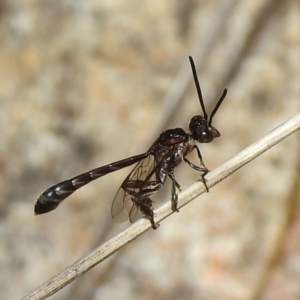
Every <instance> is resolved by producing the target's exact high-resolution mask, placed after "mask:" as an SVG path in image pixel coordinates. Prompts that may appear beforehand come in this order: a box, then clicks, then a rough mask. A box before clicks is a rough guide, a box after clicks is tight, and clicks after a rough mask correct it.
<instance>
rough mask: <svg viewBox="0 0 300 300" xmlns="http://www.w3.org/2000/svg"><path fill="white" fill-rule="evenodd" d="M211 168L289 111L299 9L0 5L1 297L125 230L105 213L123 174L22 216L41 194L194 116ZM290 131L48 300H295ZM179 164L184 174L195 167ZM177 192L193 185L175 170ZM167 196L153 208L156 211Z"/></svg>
mask: <svg viewBox="0 0 300 300" xmlns="http://www.w3.org/2000/svg"><path fill="white" fill-rule="evenodd" d="M189 55H193V57H194V59H195V61H196V64H197V70H198V76H199V80H200V83H201V87H202V92H203V95H204V99H205V101H206V104H207V107H208V111H210V110H211V109H212V107H213V106H214V103H215V102H216V100H217V99H218V97H219V96H220V94H221V92H222V90H223V89H224V88H225V87H227V88H228V96H227V99H226V100H225V102H224V103H223V105H222V107H221V108H220V110H219V111H218V113H217V115H216V116H215V118H214V125H215V127H216V128H218V130H219V131H220V132H221V135H222V136H221V138H219V139H217V140H215V141H214V142H213V143H212V144H206V145H200V149H201V151H202V155H203V158H204V161H205V163H206V165H207V166H208V167H209V168H210V169H214V168H215V167H217V166H218V165H220V164H221V163H223V162H225V161H226V160H227V159H229V158H231V157H232V156H234V155H235V154H237V153H238V152H239V151H241V150H242V149H244V148H245V147H246V146H248V145H249V144H251V143H253V142H255V141H256V140H257V139H259V138H261V137H262V136H264V135H265V134H266V133H268V132H269V131H270V130H272V129H273V128H275V127H276V126H278V125H279V124H281V123H282V122H284V121H285V120H287V119H288V118H290V117H291V116H293V115H295V114H296V113H297V112H299V111H300V95H299V94H300V6H299V1H297V0H287V1H280V0H273V1H271V0H245V1H232V0H218V1H217V0H213V1H211V0H210V1H208V0H199V1H197V0H188V1H180V0H176V1H174V0H151V1H150V0H148V1H147V0H146V1H137V0H128V1H111V0H102V1H100V0H98V1H97V0H87V1H80V0H61V1H46V0H39V1H37V0H27V1H21V0H1V1H0V66H1V68H0V270H1V272H0V298H1V299H18V298H21V297H23V296H25V295H26V294H27V293H29V292H30V291H31V290H33V289H34V288H36V287H37V286H39V285H40V284H42V283H43V282H45V281H47V280H48V279H49V278H51V277H53V276H54V275H55V274H56V273H58V272H59V271H61V270H63V269H64V268H66V267H67V266H68V265H70V264H71V263H73V262H74V261H75V260H78V259H79V258H81V257H82V256H84V255H85V254H87V253H89V251H91V250H92V249H93V248H95V247H96V246H97V245H100V244H101V243H103V242H104V241H106V240H108V239H109V238H110V237H112V236H114V235H115V234H116V233H118V232H121V231H122V229H124V228H126V227H128V226H130V224H129V223H124V224H115V223H113V221H112V220H111V217H110V206H111V203H112V200H113V197H114V195H115V193H116V191H117V190H118V188H119V186H120V184H121V183H122V180H123V179H124V178H125V177H126V175H127V174H128V172H129V171H130V168H128V169H125V170H122V171H119V172H117V173H114V174H110V175H108V176H106V177H104V178H102V179H100V180H98V181H96V182H94V183H92V184H90V185H88V186H86V187H84V188H83V189H82V190H80V191H78V192H76V193H75V194H74V195H72V197H71V198H70V199H68V200H66V202H65V203H64V204H63V205H62V206H61V207H59V209H58V210H56V211H53V212H52V213H49V214H46V215H41V216H34V215H33V207H34V204H35V201H36V199H37V198H38V196H39V194H40V193H41V192H43V191H44V190H45V189H46V188H48V187H49V186H51V185H53V184H55V183H57V182H59V181H62V180H65V179H68V178H70V177H73V176H75V175H77V174H80V173H82V172H85V171H88V170H89V169H93V168H95V167H98V166H101V165H104V164H108V163H110V162H113V161H117V160H119V159H122V158H126V157H128V156H132V155H136V154H140V153H143V152H145V151H146V150H147V149H148V147H149V146H150V145H151V143H152V142H153V141H154V140H155V138H156V137H157V136H158V134H159V133H160V132H162V131H163V130H165V129H167V128H175V127H183V128H184V129H187V125H188V123H189V120H190V118H191V117H192V116H193V115H195V114H201V109H200V106H199V102H198V98H197V95H196V90H195V87H194V83H193V81H192V77H191V71H190V65H189V61H188V56H189ZM299 143H300V139H299V133H296V134H294V135H293V136H291V137H289V138H288V139H287V140H285V141H283V142H282V143H280V144H279V145H277V146H276V147H274V148H273V149H271V150H270V151H268V152H267V153H265V154H263V155H262V156H261V157H259V158H258V159H256V160H255V161H254V162H252V163H250V164H249V165H248V166H246V167H244V168H242V169H241V170H239V171H238V172H237V173H236V174H234V175H233V176H231V177H230V178H229V179H227V180H225V181H223V182H222V183H220V184H218V185H217V186H216V187H214V188H213V189H211V191H210V192H209V193H208V194H205V195H202V196H201V197H199V198H198V199H196V200H195V201H193V202H192V203H190V204H189V205H187V206H186V207H184V208H182V209H181V211H180V213H178V214H174V215H172V216H171V217H170V218H168V219H166V220H165V221H163V222H162V223H161V226H160V228H159V229H158V230H156V231H154V230H150V231H148V232H147V233H146V234H144V235H143V236H141V237H140V238H138V239H137V240H135V241H134V242H132V243H131V244H129V245H127V246H126V247H125V248H124V249H122V250H121V251H119V252H118V253H116V254H114V255H113V256H112V257H110V259H108V260H106V261H105V262H104V263H102V264H100V265H98V266H97V267H96V268H94V269H93V270H91V271H90V272H88V273H86V274H85V275H84V276H82V277H81V278H79V279H77V280H76V281H74V282H73V283H72V284H70V285H69V286H67V287H66V288H64V289H63V290H61V291H60V292H59V293H57V294H56V295H54V296H52V297H50V299H79V300H81V299H82V300H83V299H85V300H86V299H90V300H96V299H139V300H147V299H157V300H166V299H172V300H176V299H193V300H194V299H195V300H196V299H197V300H198V299H204V300H206V299H210V300H211V299H217V300H218V299H222V300H224V299H225V300H227V299H228V300H240V299H243V300H244V299H249V300H250V299H266V300H267V299H273V300H277V299H287V300H289V299H300V284H299V282H300V208H299V203H300V196H299V195H300V192H299V182H300V159H299V158H300V157H299ZM190 159H191V160H192V161H194V162H195V163H196V162H197V157H196V156H195V155H191V156H190ZM175 174H176V178H177V180H178V181H179V182H180V183H181V186H182V188H186V187H188V186H189V185H190V184H191V183H193V182H194V181H196V180H197V179H198V176H197V175H198V174H197V172H195V171H194V170H192V169H191V168H189V167H188V166H187V165H184V164H182V165H181V166H180V167H179V168H178V169H176V172H175ZM169 199H170V185H168V184H167V185H166V187H165V188H164V189H163V190H162V191H161V192H160V193H159V194H158V195H157V196H156V197H155V205H156V207H158V206H159V205H160V203H163V202H164V201H169Z"/></svg>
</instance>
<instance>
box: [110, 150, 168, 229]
mask: <svg viewBox="0 0 300 300" xmlns="http://www.w3.org/2000/svg"><path fill="white" fill-rule="evenodd" d="M163 157H165V156H163ZM162 160H163V158H161V159H157V158H156V157H155V156H154V155H152V154H150V153H149V156H148V157H146V158H145V159H143V160H141V161H140V162H139V163H138V164H137V165H136V166H135V167H134V169H133V170H132V171H131V172H130V174H129V175H128V176H127V177H126V179H125V180H124V182H123V183H122V185H121V187H120V188H119V190H118V192H117V194H116V196H115V198H114V201H113V204H112V208H111V216H112V218H113V220H114V221H115V222H117V223H121V222H124V221H125V220H127V219H128V217H129V220H130V222H131V223H134V222H135V221H136V220H138V219H140V218H142V217H143V216H144V215H143V213H142V212H141V211H140V210H139V208H138V206H137V205H136V204H135V202H134V201H133V198H136V197H138V195H139V194H142V192H143V191H144V190H146V189H151V188H152V189H153V188H155V186H156V185H157V182H158V178H157V170H158V168H159V167H160V165H161V162H162Z"/></svg>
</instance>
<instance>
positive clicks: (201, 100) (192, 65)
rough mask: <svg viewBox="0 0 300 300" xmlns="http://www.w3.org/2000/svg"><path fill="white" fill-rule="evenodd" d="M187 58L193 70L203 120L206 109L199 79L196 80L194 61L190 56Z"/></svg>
mask: <svg viewBox="0 0 300 300" xmlns="http://www.w3.org/2000/svg"><path fill="white" fill-rule="evenodd" d="M189 60H190V63H191V67H192V72H193V76H194V81H195V85H196V89H197V93H198V98H199V101H200V105H201V108H202V111H203V117H204V119H205V120H207V113H206V110H205V107H204V102H203V97H202V93H201V88H200V84H199V80H198V76H197V71H196V67H195V63H194V60H193V58H192V57H191V56H189ZM210 119H211V118H210Z"/></svg>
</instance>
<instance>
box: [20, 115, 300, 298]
mask: <svg viewBox="0 0 300 300" xmlns="http://www.w3.org/2000/svg"><path fill="white" fill-rule="evenodd" d="M299 128H300V113H299V114H297V115H295V116H294V117H292V118H291V119H289V120H287V121H286V122H285V123H283V124H282V125H280V126H278V127H277V128H275V129H274V130H273V131H271V132H270V133H268V134H267V135H265V136H264V137H263V138H261V139H260V140H258V141H257V142H255V143H253V144H252V145H250V146H249V147H247V148H246V149H245V150H243V151H241V152H240V153H239V154H237V155H236V156H234V157H233V158H231V159H230V160H228V161H227V162H225V163H224V164H222V165H221V166H219V167H218V168H216V169H215V170H213V171H212V172H210V173H208V174H207V176H206V180H207V186H208V187H209V188H211V187H213V186H214V185H216V184H217V183H218V182H220V181H222V180H223V179H225V178H227V177H228V176H229V175H231V174H233V173H234V172H235V171H237V170H238V169H239V168H241V167H243V166H244V165H246V164H247V163H249V162H250V161H252V160H253V159H255V158H256V157H258V156H259V155H260V154H262V153H263V152H265V151H267V150H268V149H270V148H271V147H273V146H274V145H276V144H278V143H279V142H280V141H282V140H283V139H285V138H286V137H288V136H289V135H291V134H292V133H294V132H296V131H297V130H298V129H299ZM204 192H205V187H204V185H203V184H202V183H201V182H196V183H194V184H193V185H191V186H190V187H189V188H188V189H186V190H185V191H183V192H182V193H180V194H179V198H178V208H180V207H182V206H184V205H186V204H187V203H189V202H190V201H192V200H193V199H195V198H196V197H198V196H199V195H201V194H202V193H204ZM172 213H173V211H172V210H171V206H170V203H166V204H165V205H163V206H161V207H160V208H158V209H157V211H156V212H155V221H156V222H158V223H159V222H160V221H162V220H163V219H165V218H167V217H168V216H170V215H171V214H172ZM150 228H151V224H150V222H149V221H148V220H146V219H142V220H140V221H138V222H136V223H135V224H133V225H132V226H130V227H129V228H127V229H125V230H124V231H123V232H121V233H120V234H118V235H117V236H115V237H114V238H112V239H111V240H109V241H108V242H106V243H104V244H102V245H100V246H99V247H98V248H96V249H95V250H94V251H92V252H91V253H90V254H88V255H87V256H85V257H84V258H82V259H80V260H78V261H77V262H75V263H74V264H72V265H70V266H69V267H67V268H66V269H65V270H64V271H62V272H61V273H59V274H58V275H56V276H55V277H53V278H51V279H50V280H48V281H47V282H46V283H44V284H42V285H41V286H40V287H38V288H37V289H35V290H34V291H32V292H31V293H30V294H28V295H27V296H25V297H24V298H22V300H29V299H30V300H40V299H45V298H47V297H49V296H51V295H53V294H54V293H56V292H57V291H59V290H60V289H62V288H63V287H64V286H66V285H67V284H69V283H70V282H72V281H73V280H74V279H76V278H77V277H79V276H80V275H82V274H84V273H85V272H87V271H88V270H89V269H91V268H92V267H94V266H96V265H97V264H99V263H101V262H102V261H103V260H105V259H106V258H108V257H109V256H111V255H112V254H113V253H114V252H116V251H118V250H119V249H120V248H121V247H123V246H124V245H126V244H128V243H129V242H131V241H132V240H134V239H136V238H137V237H138V236H139V235H141V234H142V233H144V232H145V231H147V230H148V229H150ZM159 230H163V228H161V229H159Z"/></svg>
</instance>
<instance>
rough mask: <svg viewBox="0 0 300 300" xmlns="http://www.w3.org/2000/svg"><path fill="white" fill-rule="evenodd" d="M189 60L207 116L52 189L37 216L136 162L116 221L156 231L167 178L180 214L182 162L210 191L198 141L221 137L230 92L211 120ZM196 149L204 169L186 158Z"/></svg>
mask: <svg viewBox="0 0 300 300" xmlns="http://www.w3.org/2000/svg"><path fill="white" fill-rule="evenodd" d="M189 60H190V63H191V67H192V72H193V76H194V81H195V85H196V89H197V93H198V97H199V101H200V105H201V108H202V111H203V116H199V115H197V116H194V117H193V118H192V119H191V121H190V124H189V129H190V131H189V132H185V131H184V130H183V129H182V128H175V129H168V130H166V131H164V132H163V133H162V134H161V135H160V136H159V137H158V138H157V140H156V141H155V142H154V143H153V144H152V146H151V147H150V148H149V150H148V151H147V152H146V153H143V154H140V155H136V156H132V157H129V158H126V159H123V160H120V161H117V162H114V163H111V164H109V165H106V166H103V167H100V168H97V169H94V170H91V171H89V172H86V173H83V174H81V175H78V176H76V177H73V178H71V179H69V180H65V181H62V182H60V183H58V184H56V185H54V186H52V187H50V188H49V189H47V190H46V191H45V192H43V193H42V195H41V196H40V197H39V198H38V200H37V202H36V204H35V207H34V213H35V214H43V213H47V212H49V211H51V210H54V209H55V208H56V207H57V206H58V205H59V204H60V203H61V202H62V201H63V200H65V199H66V198H67V197H69V196H70V195H71V194H73V193H74V192H75V191H76V190H77V189H79V188H81V187H82V186H84V185H86V184H88V183H89V182H91V181H93V180H95V179H97V178H99V177H101V176H104V175H107V174H109V173H112V172H114V171H117V170H120V169H122V168H125V167H128V166H130V165H132V164H134V163H137V165H136V166H135V167H134V168H133V170H132V171H131V172H130V173H129V175H128V176H127V177H126V178H125V180H124V182H123V183H122V185H121V187H120V188H119V190H118V192H117V194H116V196H115V198H114V201H113V204H112V208H111V215H112V218H113V220H114V221H116V222H123V221H125V220H127V219H128V217H129V220H130V222H131V223H133V222H135V221H136V220H138V219H139V218H141V217H145V218H147V219H149V220H150V222H151V225H152V228H153V229H156V228H157V227H158V226H159V224H157V223H155V222H154V213H153V205H152V204H153V203H152V200H151V198H150V197H151V196H152V194H154V193H155V192H157V191H158V190H159V189H160V188H161V187H162V186H163V184H164V183H165V182H166V180H167V177H169V178H170V179H171V181H172V189H171V194H172V197H171V205H172V210H173V211H178V209H177V191H176V189H178V190H180V185H179V183H178V182H177V181H176V179H175V176H174V169H175V168H176V167H177V166H178V165H179V164H181V162H182V161H184V162H186V163H188V164H189V165H190V166H191V167H192V168H193V169H195V170H197V171H199V172H201V175H200V176H201V180H202V182H203V183H204V185H205V187H206V191H207V192H208V188H207V185H206V182H205V178H204V176H205V175H206V174H207V173H208V172H209V170H208V169H207V168H206V166H205V165H204V163H203V160H202V156H201V153H200V150H199V148H198V147H197V146H196V145H195V142H199V143H210V142H212V141H213V139H214V138H216V137H219V136H220V133H219V131H218V130H217V129H216V128H214V127H213V126H212V118H213V116H214V115H215V113H216V112H217V110H218V108H219V107H220V105H221V104H222V102H223V100H224V98H225V96H226V94H227V89H225V90H224V91H223V93H222V95H221V97H220V99H219V100H218V102H217V104H216V106H215V108H214V109H213V111H212V113H211V115H210V117H208V115H207V113H206V110H205V107H204V102H203V98H202V93H201V89H200V84H199V81H198V77H197V72H196V68H195V64H194V61H193V59H192V57H189ZM193 150H196V151H197V154H198V157H199V160H200V166H196V165H194V164H193V163H191V162H190V161H189V160H188V159H187V158H186V155H187V154H188V153H190V152H191V151H193Z"/></svg>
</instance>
